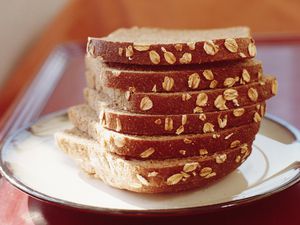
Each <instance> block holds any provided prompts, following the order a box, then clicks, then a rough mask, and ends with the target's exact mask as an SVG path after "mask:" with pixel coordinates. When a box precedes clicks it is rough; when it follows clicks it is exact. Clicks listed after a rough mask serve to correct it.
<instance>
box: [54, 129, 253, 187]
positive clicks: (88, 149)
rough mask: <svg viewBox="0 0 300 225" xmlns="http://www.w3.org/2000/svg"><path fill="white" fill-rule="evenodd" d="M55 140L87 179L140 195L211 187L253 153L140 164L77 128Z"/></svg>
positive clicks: (246, 148)
mask: <svg viewBox="0 0 300 225" xmlns="http://www.w3.org/2000/svg"><path fill="white" fill-rule="evenodd" d="M55 139H56V144H57V146H58V147H59V148H60V149H61V150H63V151H64V152H66V153H68V154H69V155H71V157H72V158H74V159H75V160H76V161H77V162H78V163H79V164H83V166H81V167H82V168H83V170H84V171H86V172H88V174H89V175H92V176H94V177H96V178H99V179H101V180H102V181H103V182H104V183H106V184H108V185H110V186H112V187H115V188H119V189H125V190H129V191H133V192H139V193H164V192H177V191H184V190H189V189H193V188H200V187H204V186H206V185H209V184H212V183H213V182H215V181H216V180H218V179H220V178H222V177H224V176H226V175H228V174H229V173H230V172H232V171H233V170H235V169H236V168H237V167H239V166H240V165H241V163H242V162H244V161H245V160H246V159H247V157H248V156H249V155H250V153H251V150H252V147H251V146H252V142H249V143H242V144H241V145H240V146H238V147H235V148H231V149H227V150H225V149H224V150H223V151H220V152H218V153H216V154H214V155H211V156H200V157H188V158H180V159H176V158H175V159H168V160H146V161H141V160H135V159H130V160H128V159H125V158H124V157H121V156H117V155H116V154H113V153H110V152H109V151H106V149H105V147H103V146H101V145H100V144H99V143H97V142H96V141H94V140H93V139H91V138H90V137H89V136H88V135H87V134H85V133H83V132H81V131H79V130H78V129H76V128H74V129H72V130H66V131H64V132H58V133H56V135H55ZM79 159H82V160H79ZM86 168H88V169H86Z"/></svg>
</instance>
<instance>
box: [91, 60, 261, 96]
mask: <svg viewBox="0 0 300 225" xmlns="http://www.w3.org/2000/svg"><path fill="white" fill-rule="evenodd" d="M85 62H86V63H85V64H86V79H87V81H88V82H87V83H88V86H89V87H90V88H93V89H96V90H101V89H102V88H103V87H108V88H115V89H120V90H123V91H128V90H132V91H133V90H134V91H137V92H183V91H199V90H205V89H211V88H226V87H233V86H238V85H243V84H246V83H250V82H257V81H258V80H259V79H260V77H261V76H262V74H263V70H262V65H261V62H260V61H258V60H254V59H252V60H245V61H232V62H219V63H217V62H216V63H214V64H203V65H183V66H172V67H167V66H137V65H124V64H115V63H104V62H102V61H101V60H100V59H99V58H93V57H90V56H87V57H86V58H85Z"/></svg>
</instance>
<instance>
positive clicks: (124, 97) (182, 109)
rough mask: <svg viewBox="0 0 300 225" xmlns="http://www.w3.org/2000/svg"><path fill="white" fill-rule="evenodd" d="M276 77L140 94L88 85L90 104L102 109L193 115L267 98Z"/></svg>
mask: <svg viewBox="0 0 300 225" xmlns="http://www.w3.org/2000/svg"><path fill="white" fill-rule="evenodd" d="M275 82H276V79H275V78H274V77H271V76H267V77H265V78H264V79H262V80H260V81H259V82H255V83H250V84H247V85H242V86H237V87H232V88H226V89H214V90H206V91H200V92H198V91H195V92H175V93H141V92H131V93H127V92H121V91H119V90H116V89H108V88H106V89H103V90H102V92H101V94H99V93H98V92H97V91H96V90H93V89H89V88H86V89H85V90H84V96H85V99H86V101H87V103H88V104H89V105H90V106H91V107H92V108H93V109H97V111H100V110H101V108H102V107H103V104H105V105H106V106H107V107H112V108H117V109H121V110H125V111H129V112H134V113H142V114H191V113H201V112H211V111H218V110H226V109H232V108H239V107H244V106H247V105H251V104H254V103H257V102H262V101H265V100H267V99H269V98H271V97H272V96H274V95H275V93H274V92H272V89H273V88H272V86H274V83H275Z"/></svg>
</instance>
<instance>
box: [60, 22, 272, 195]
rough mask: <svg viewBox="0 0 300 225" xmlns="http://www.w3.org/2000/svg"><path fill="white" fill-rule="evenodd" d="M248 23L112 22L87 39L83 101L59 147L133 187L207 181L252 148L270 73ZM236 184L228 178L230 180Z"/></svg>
mask: <svg viewBox="0 0 300 225" xmlns="http://www.w3.org/2000/svg"><path fill="white" fill-rule="evenodd" d="M255 55H256V47H255V44H254V41H253V39H252V38H251V36H250V31H249V28H247V27H233V28H225V29H214V30H164V29H152V28H136V27H134V28H130V29H119V30H117V31H115V32H113V33H111V34H110V35H108V36H107V37H103V38H89V40H88V44H87V55H86V59H85V60H86V78H87V88H85V89H84V97H85V100H86V104H83V105H77V106H74V107H72V108H70V109H69V119H70V120H71V122H72V123H73V125H74V128H73V129H71V130H65V131H62V132H59V133H57V134H56V142H57V144H58V146H59V147H60V148H61V149H62V150H63V151H65V152H67V153H68V154H69V155H71V156H72V157H73V158H74V159H75V160H77V161H78V162H79V163H80V166H81V167H82V169H83V170H85V171H86V172H87V173H89V174H91V175H93V176H95V177H97V178H100V179H101V180H103V181H104V182H105V183H107V184H109V185H111V186H113V187H116V188H120V189H127V190H130V191H134V192H143V193H159V192H174V191H182V190H188V189H192V188H196V187H198V188H199V187H203V186H206V185H208V184H210V183H212V182H214V181H216V180H218V179H220V178H222V177H224V176H226V175H227V174H229V173H230V172H232V171H233V170H235V169H236V168H237V167H239V166H240V165H241V164H242V163H243V162H244V161H245V160H246V158H247V157H248V156H249V155H250V153H251V149H252V143H253V141H254V139H255V135H256V134H257V132H258V130H259V126H260V121H261V118H262V117H263V116H264V114H265V109H266V104H265V101H266V100H267V99H269V98H270V97H272V96H273V95H275V94H276V92H277V81H276V79H275V78H274V77H272V76H264V75H263V71H262V64H261V62H259V61H258V60H255V59H254V57H255ZM233 185H234V184H233Z"/></svg>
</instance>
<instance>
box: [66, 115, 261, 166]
mask: <svg viewBox="0 0 300 225" xmlns="http://www.w3.org/2000/svg"><path fill="white" fill-rule="evenodd" d="M69 118H70V120H71V122H72V123H73V125H74V126H75V127H77V128H78V129H79V130H81V131H82V132H85V133H87V134H88V135H89V136H90V137H92V138H93V139H94V140H97V141H98V142H99V143H100V144H101V145H102V146H104V147H105V149H107V151H110V152H113V153H115V154H117V155H122V156H125V157H127V158H138V159H140V160H144V159H168V158H183V157H188V156H200V155H211V154H214V153H215V152H218V151H222V150H223V149H227V148H230V147H235V145H239V144H240V143H247V142H250V141H253V140H254V137H255V135H256V133H257V132H258V130H259V125H260V123H259V121H258V122H253V123H250V124H246V125H242V126H239V127H233V128H228V129H225V130H222V131H219V132H209V133H205V134H188V135H178V136H136V135H125V134H121V133H118V132H115V131H110V130H108V129H105V128H101V126H100V125H99V123H98V121H97V117H96V115H90V114H89V113H80V112H77V113H75V112H74V111H72V110H71V111H70V113H69ZM204 127H205V126H203V129H204ZM210 131H211V130H210Z"/></svg>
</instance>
